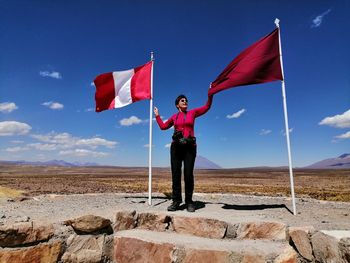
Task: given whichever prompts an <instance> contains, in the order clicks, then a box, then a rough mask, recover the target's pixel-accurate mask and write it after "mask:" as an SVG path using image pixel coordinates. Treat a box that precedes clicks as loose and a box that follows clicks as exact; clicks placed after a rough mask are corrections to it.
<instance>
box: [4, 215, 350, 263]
mask: <svg viewBox="0 0 350 263" xmlns="http://www.w3.org/2000/svg"><path fill="white" fill-rule="evenodd" d="M0 247H1V248H0V263H12V262H14V263H21V262H24V263H31V262H42V263H51V262H52V263H53V262H63V263H78V262H79V263H83V262H84V263H97V262H104V263H108V262H118V263H123V262H128V263H129V262H177V263H180V262H193V263H196V262H201V263H203V262H211V263H215V262H220V263H221V262H223V263H225V262H242V263H243V262H244V263H249V262H252V263H259V262H275V263H283V262H284V263H292V262H303V263H304V262H315V263H316V262H335V263H338V262H339V263H346V262H350V239H342V240H340V241H339V240H337V239H335V238H333V237H331V236H328V235H325V234H323V233H322V232H320V231H317V230H315V229H313V228H312V227H304V228H300V227H299V228H296V227H288V226H286V225H284V224H281V223H277V222H248V223H247V222H242V223H237V224H229V223H227V222H224V221H219V220H216V219H210V218H199V217H184V216H178V215H176V214H175V213H172V214H157V213H137V212H136V211H117V212H116V215H115V219H114V220H113V222H112V221H110V220H109V219H105V218H102V217H99V216H95V215H86V216H82V217H80V218H75V219H71V220H67V221H65V222H57V223H55V224H45V223H41V222H21V223H14V224H12V225H3V226H0Z"/></svg>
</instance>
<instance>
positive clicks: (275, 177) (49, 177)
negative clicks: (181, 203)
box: [0, 164, 350, 202]
mask: <svg viewBox="0 0 350 263" xmlns="http://www.w3.org/2000/svg"><path fill="white" fill-rule="evenodd" d="M293 175H294V187H295V195H296V197H299V198H301V197H310V198H314V199H318V200H328V201H342V202H350V169H329V170H326V169H315V170H313V169H294V170H293ZM147 191H148V168H142V167H141V168H140V167H107V166H96V167H63V166H31V165H13V164H2V165H0V197H1V196H3V197H5V196H7V197H17V196H36V195H41V194H86V193H141V192H147ZM152 192H157V193H163V194H165V195H166V196H170V195H171V172H170V169H169V168H153V170H152ZM195 192H196V193H234V194H247V195H255V196H259V195H266V196H285V197H288V196H290V177H289V171H288V169H287V168H241V169H217V170H200V169H198V170H195Z"/></svg>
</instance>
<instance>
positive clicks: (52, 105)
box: [41, 101, 64, 110]
mask: <svg viewBox="0 0 350 263" xmlns="http://www.w3.org/2000/svg"><path fill="white" fill-rule="evenodd" d="M41 105H43V106H46V107H48V108H50V109H51V110H62V109H63V107H64V106H63V104H61V103H59V102H54V101H48V102H44V103H42V104H41Z"/></svg>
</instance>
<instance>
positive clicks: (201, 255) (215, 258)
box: [182, 249, 231, 263]
mask: <svg viewBox="0 0 350 263" xmlns="http://www.w3.org/2000/svg"><path fill="white" fill-rule="evenodd" d="M230 254H231V253H230V252H229V251H218V250H203V249H189V250H186V255H185V257H184V259H183V261H182V262H183V263H229V262H230Z"/></svg>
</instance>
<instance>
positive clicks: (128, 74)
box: [94, 61, 153, 112]
mask: <svg viewBox="0 0 350 263" xmlns="http://www.w3.org/2000/svg"><path fill="white" fill-rule="evenodd" d="M152 66H153V61H150V62H148V63H147V64H144V65H142V66H139V67H136V68H133V69H129V70H124V71H114V72H109V73H104V74H101V75H99V76H97V77H96V78H95V80H94V83H95V86H96V93H95V101H96V112H100V111H104V110H111V109H115V108H121V107H124V106H126V105H129V104H131V103H134V102H136V101H139V100H146V99H151V96H152V95H151V85H152V84H151V76H152Z"/></svg>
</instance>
